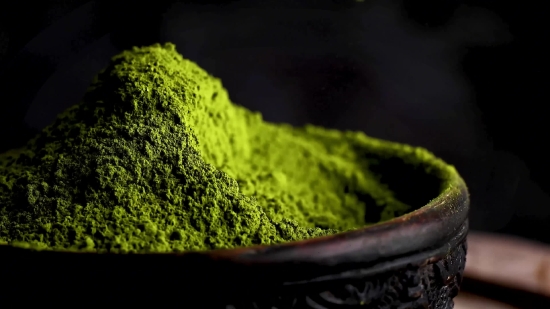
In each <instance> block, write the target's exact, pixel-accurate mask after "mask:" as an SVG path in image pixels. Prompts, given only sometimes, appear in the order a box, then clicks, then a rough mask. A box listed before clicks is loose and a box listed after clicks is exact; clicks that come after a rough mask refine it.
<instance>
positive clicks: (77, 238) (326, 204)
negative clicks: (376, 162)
mask: <svg viewBox="0 0 550 309" xmlns="http://www.w3.org/2000/svg"><path fill="white" fill-rule="evenodd" d="M368 142H369V138H368V137H366V136H365V135H364V134H362V133H354V132H339V131H335V130H328V129H323V128H318V127H313V126H306V127H303V128H295V127H291V126H289V125H285V124H273V123H268V122H265V121H264V120H262V117H261V115H260V114H259V113H256V112H252V111H249V110H247V109H245V108H244V107H241V106H238V105H235V104H234V103H232V102H231V101H230V99H229V97H228V94H227V92H226V90H225V89H224V88H223V87H222V84H221V82H220V80H219V79H217V78H214V77H212V76H210V75H209V74H208V73H206V72H205V71H204V70H202V69H201V68H200V67H198V66H197V65H196V64H195V63H193V62H191V61H189V60H186V59H184V58H182V56H181V55H179V54H178V53H177V51H176V49H175V46H174V45H173V44H169V43H168V44H165V45H158V44H156V45H153V46H149V47H143V48H134V49H132V50H131V51H125V52H123V53H122V54H120V55H118V56H116V57H114V58H113V59H112V62H111V64H110V65H109V67H108V68H107V69H106V70H104V71H102V72H101V73H100V74H99V75H98V76H97V77H96V79H95V80H94V82H93V83H92V85H91V87H90V89H89V91H88V92H87V94H86V96H85V98H84V99H83V100H82V102H81V103H79V104H77V105H75V106H73V107H71V108H69V109H68V110H66V111H65V112H63V113H62V114H61V115H59V116H58V118H57V119H56V120H55V122H54V123H53V124H51V125H50V126H48V127H46V128H45V129H44V130H43V131H41V133H39V134H38V136H36V137H35V138H34V139H32V140H31V141H29V142H28V143H27V144H26V146H25V147H23V148H21V149H17V150H12V151H9V152H7V153H4V154H2V155H0V241H4V242H8V243H25V244H30V245H33V246H35V247H39V248H47V249H56V250H59V249H71V250H88V251H99V252H107V251H108V252H170V251H183V250H209V249H217V248H232V247H238V246H249V245H257V244H276V243H281V242H286V241H292V240H301V239H306V238H311V237H316V236H322V235H328V234H333V233H336V232H340V231H345V230H350V229H355V228H358V227H361V226H364V225H365V224H366V223H370V222H369V218H368V217H367V218H365V209H366V208H367V207H378V208H379V212H380V213H381V220H387V219H390V218H393V217H395V216H398V215H401V214H404V213H406V212H407V210H409V206H407V205H405V204H404V203H402V202H400V201H399V200H397V199H396V198H395V197H394V195H393V193H392V192H391V191H390V190H389V189H388V188H387V187H386V186H385V185H384V184H382V183H380V182H379V181H378V180H377V177H376V176H375V175H374V174H371V173H369V172H368V164H369V162H368V161H367V160H366V159H365V158H364V156H362V155H361V153H360V152H358V151H357V150H356V149H357V147H358V145H362V144H365V143H368ZM362 196H369V197H370V198H371V201H370V202H366V201H364V200H363V199H362V198H361V197H362ZM372 201H374V202H372Z"/></svg>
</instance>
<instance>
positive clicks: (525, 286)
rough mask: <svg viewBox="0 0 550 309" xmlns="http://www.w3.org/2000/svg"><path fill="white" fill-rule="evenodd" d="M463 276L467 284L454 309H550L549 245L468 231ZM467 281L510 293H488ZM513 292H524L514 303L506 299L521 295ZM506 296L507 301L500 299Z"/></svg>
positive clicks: (485, 289)
mask: <svg viewBox="0 0 550 309" xmlns="http://www.w3.org/2000/svg"><path fill="white" fill-rule="evenodd" d="M464 276H465V278H466V280H465V282H466V283H465V284H464V285H463V291H462V292H461V293H460V294H459V296H458V297H457V298H456V301H455V304H456V306H455V308H456V309H477V308H480V309H481V308H483V309H522V308H529V309H534V308H543V307H544V308H550V307H549V305H548V304H549V303H550V246H548V245H546V244H542V243H537V242H534V241H530V240H525V239H521V238H516V237H512V236H505V235H497V234H487V233H478V232H471V233H470V234H469V235H468V255H467V261H466V269H465V272H464ZM468 281H475V282H481V283H483V284H485V285H489V286H493V287H498V288H502V289H503V291H506V290H507V291H509V292H508V293H506V292H503V293H500V294H499V293H494V292H492V293H491V295H489V292H488V291H489V290H490V289H487V288H481V289H479V285H478V286H474V285H468V283H467V282H468ZM483 284H482V285H481V286H483ZM469 288H470V290H469ZM476 288H477V289H478V290H476ZM512 291H519V292H522V293H525V294H523V296H521V298H522V299H523V300H520V301H518V302H516V305H515V306H513V305H511V304H510V303H509V302H511V301H512V300H514V299H519V298H520V297H519V296H518V297H514V296H511V294H512ZM490 298H492V299H490ZM506 298H507V299H508V301H502V300H504V299H506ZM498 300H500V301H498ZM506 302H508V303H506ZM518 306H521V307H518Z"/></svg>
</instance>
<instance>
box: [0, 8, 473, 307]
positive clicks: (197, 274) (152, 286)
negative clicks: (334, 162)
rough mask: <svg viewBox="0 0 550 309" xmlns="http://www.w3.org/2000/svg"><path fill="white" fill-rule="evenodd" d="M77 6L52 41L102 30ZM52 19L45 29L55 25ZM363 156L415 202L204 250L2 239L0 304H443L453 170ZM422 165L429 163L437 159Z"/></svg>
mask: <svg viewBox="0 0 550 309" xmlns="http://www.w3.org/2000/svg"><path fill="white" fill-rule="evenodd" d="M85 9H89V10H92V9H93V7H92V6H90V8H87V7H83V9H81V10H80V11H78V12H75V13H74V14H77V13H78V14H81V15H82V16H80V17H79V16H76V15H75V18H76V19H77V20H82V29H72V30H73V31H72V32H70V33H69V32H67V33H66V34H64V35H65V36H67V37H66V38H64V39H63V36H62V35H60V38H61V39H62V40H67V41H72V40H73V39H74V40H78V41H79V42H83V43H82V44H81V45H78V46H86V45H87V44H91V43H93V42H94V41H97V40H99V39H100V38H102V37H104V36H105V35H106V33H108V31H109V29H107V28H108V27H109V26H101V25H100V26H97V25H96V20H95V19H94V20H91V19H92V17H89V16H95V15H93V14H92V13H89V14H88V13H86V12H87V11H85ZM83 12H84V13H83ZM74 14H73V15H74ZM87 16H88V17H87ZM88 19H90V20H88ZM101 20H103V19H97V21H101ZM88 22H89V24H87V23H88ZM94 25H96V26H94ZM54 27H57V28H55V29H53V30H52V29H49V30H48V31H59V32H60V33H65V32H63V31H65V30H63V29H67V27H64V26H63V25H61V24H57V25H54ZM56 29H57V30H56ZM70 36H74V38H72V37H70ZM41 44H42V45H41ZM48 44H53V43H51V42H49V41H48V40H44V39H43V38H42V39H41V37H40V36H38V37H37V38H35V39H34V41H32V42H30V43H29V44H27V46H26V47H25V48H24V49H23V50H22V52H21V53H20V54H19V56H18V57H17V58H15V59H14V61H12V62H11V63H10V66H8V67H7V68H6V70H5V71H4V75H3V77H2V78H1V80H2V83H1V85H0V87H2V89H4V88H5V89H4V90H5V91H4V92H9V91H13V89H19V87H20V85H25V87H26V88H25V89H23V90H20V91H19V96H18V97H17V100H16V101H13V102H10V103H13V104H7V103H6V102H5V103H6V104H0V129H2V130H1V131H2V132H10V134H2V136H1V141H0V142H1V144H2V146H1V147H0V150H6V149H7V148H11V147H13V146H17V143H18V141H20V140H22V139H26V138H28V136H30V135H32V132H30V131H29V132H27V131H25V130H26V127H25V126H24V125H23V124H22V123H23V118H24V117H25V113H26V111H27V109H28V107H29V105H30V104H31V101H32V99H33V97H34V95H35V94H36V93H37V92H38V91H39V90H40V88H41V87H42V85H43V84H44V83H45V81H46V80H47V79H48V77H49V76H50V75H51V74H52V73H53V72H54V71H55V68H56V67H58V66H59V65H60V64H59V63H57V62H56V61H58V60H59V59H61V58H63V57H61V56H59V57H58V56H56V55H53V56H51V57H44V56H43V55H42V54H40V51H41V50H43V48H42V47H44V46H46V47H47V46H49V45H48ZM78 46H77V47H78ZM82 49H83V48H81V49H80V50H82ZM80 50H78V48H77V50H76V52H79V51H80ZM67 57H68V58H69V60H70V57H72V56H70V57H69V56H67ZM67 57H66V58H67ZM29 72H36V74H34V73H33V74H29ZM25 132H27V133H28V134H27V133H25ZM15 133H19V135H17V134H15ZM25 134H27V135H28V136H27V135H25ZM395 145H396V144H392V143H387V146H388V147H389V148H391V147H393V146H395ZM382 152H383V151H382ZM369 155H373V156H378V157H379V159H380V161H381V162H382V161H383V162H386V163H387V164H385V165H384V166H385V168H382V169H381V170H379V171H377V172H378V173H379V174H380V175H381V176H382V178H383V181H384V182H385V183H388V184H389V186H390V189H392V190H393V191H394V192H397V194H398V195H399V196H400V197H402V200H403V201H405V202H407V203H409V204H411V205H413V206H415V207H416V208H417V209H416V210H414V211H412V212H410V213H409V214H407V215H404V216H401V217H398V218H396V219H393V220H391V221H387V222H384V223H380V224H376V225H372V226H369V227H365V228H362V229H359V230H355V231H352V232H346V233H341V234H337V235H333V236H328V237H323V238H317V239H312V240H306V241H301V242H293V243H286V244H282V245H277V246H267V247H254V248H239V249H232V250H219V251H209V252H187V253H182V254H175V253H171V254H160V253H159V254H132V255H130V254H94V253H75V252H59V251H58V252H55V251H36V250H32V249H25V248H21V247H14V246H10V245H5V244H4V245H0V307H2V308H3V307H11V306H5V304H10V303H17V307H25V306H26V305H29V304H30V303H33V304H37V303H38V304H40V305H41V306H43V307H46V306H47V305H52V306H57V307H59V306H60V305H71V306H72V307H81V306H86V307H88V306H92V305H95V306H104V307H107V306H115V305H117V306H121V307H122V306H124V307H126V306H128V307H129V306H135V307H144V306H145V305H148V306H154V307H155V308H157V307H168V306H174V307H181V308H225V309H229V308H235V309H241V308H266V309H272V308H278V309H282V308H355V307H367V308H437V309H444V308H452V306H453V301H452V298H453V297H454V296H455V295H456V294H457V292H458V289H459V286H460V283H461V280H462V272H463V269H464V264H465V255H466V243H465V237H466V234H467V231H468V222H467V214H468V207H469V197H468V192H467V188H466V186H465V184H464V182H463V180H462V179H461V178H460V176H459V175H458V174H457V173H451V174H450V176H448V177H447V178H445V179H442V178H441V177H440V178H437V177H435V176H429V175H427V174H426V173H425V172H424V170H425V168H426V167H427V166H428V167H429V166H430V163H429V162H425V166H421V167H420V168H418V166H416V167H415V166H413V165H411V164H406V162H407V161H408V160H410V159H411V156H414V152H413V153H410V154H409V155H408V157H407V156H406V157H401V158H399V157H391V156H388V153H386V154H384V153H372V154H369ZM431 168H432V172H435V173H436V172H437V169H438V168H441V166H431ZM442 188H446V189H445V190H442Z"/></svg>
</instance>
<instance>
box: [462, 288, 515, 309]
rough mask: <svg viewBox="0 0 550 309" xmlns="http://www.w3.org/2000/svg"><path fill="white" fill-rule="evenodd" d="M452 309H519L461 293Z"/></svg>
mask: <svg viewBox="0 0 550 309" xmlns="http://www.w3.org/2000/svg"><path fill="white" fill-rule="evenodd" d="M454 309H519V308H517V307H514V306H512V305H508V304H505V303H502V302H499V301H495V300H492V299H488V298H485V297H481V296H478V295H474V294H470V293H465V292H461V293H460V294H459V295H458V296H457V297H456V298H455V308H454Z"/></svg>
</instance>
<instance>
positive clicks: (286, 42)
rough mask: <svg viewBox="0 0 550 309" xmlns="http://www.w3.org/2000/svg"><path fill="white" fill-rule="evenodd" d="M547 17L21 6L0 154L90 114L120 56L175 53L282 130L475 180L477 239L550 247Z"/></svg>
mask: <svg viewBox="0 0 550 309" xmlns="http://www.w3.org/2000/svg"><path fill="white" fill-rule="evenodd" d="M542 3H543V2H542V1H539V2H534V1H532V2H521V3H520V2H508V1H496V0H495V1H490V0H481V1H459V0H446V1H418V0H415V1H409V0H406V1H381V0H380V1H378V0H376V1H374V0H373V1H366V2H364V3H360V4H357V3H354V2H353V1H328V0H327V1H322V0H301V1H290V0H278V1H270V0H264V1H260V0H256V1H252V0H240V1H225V2H223V3H220V2H219V1H217V2H215V1H182V2H180V3H173V2H166V1H150V2H149V1H146V2H145V3H143V2H142V3H138V2H135V3H133V4H131V5H130V4H122V3H121V2H113V1H78V0H73V1H60V0H57V1H38V2H36V1H32V2H31V1H16V2H11V3H10V4H9V6H5V7H3V8H2V9H1V11H0V12H1V13H0V14H1V15H0V70H1V72H2V73H0V74H1V75H0V93H1V94H2V96H1V97H0V129H1V131H0V132H2V133H1V134H0V136H1V137H0V139H1V141H2V143H1V145H0V151H3V150H6V149H9V148H11V147H14V146H17V145H18V144H21V142H22V141H24V140H26V139H27V138H28V137H29V136H32V134H34V132H36V130H37V129H39V128H41V127H43V126H45V125H46V124H48V123H49V122H50V121H51V120H53V118H54V117H55V115H56V114H57V113H58V112H60V111H61V110H63V109H64V108H66V107H68V106H70V105H72V104H74V103H76V102H77V101H78V100H79V99H80V98H81V97H82V95H83V93H84V91H85V90H86V87H87V85H88V84H89V82H90V80H91V78H92V77H93V76H94V75H95V74H96V73H97V71H98V70H100V69H101V68H102V67H104V66H105V65H106V64H107V62H108V60H109V58H110V57H111V56H113V55H115V54H116V53H117V52H119V51H120V50H122V49H125V48H129V47H131V46H134V45H147V44H151V43H154V42H158V41H160V42H163V41H172V42H174V43H176V45H177V47H178V50H179V51H180V52H181V53H182V54H183V55H184V56H185V57H187V58H190V59H191V60H194V61H196V62H197V63H198V64H199V65H200V66H202V67H203V68H205V69H206V70H207V71H209V72H210V73H212V74H214V75H216V76H219V77H221V78H222V80H223V81H224V84H225V86H226V88H228V90H229V93H230V95H231V97H232V99H233V101H235V102H237V103H240V104H242V105H245V106H247V107H249V108H251V109H254V110H259V111H262V112H263V113H264V116H265V118H266V119H268V120H270V121H276V122H283V121H284V122H290V123H293V124H298V125H299V124H304V123H308V122H309V123H314V124H318V125H323V126H329V127H334V128H339V129H353V130H363V131H365V132H366V133H367V134H369V135H372V136H375V137H380V138H385V139H390V140H395V141H400V142H406V143H410V144H414V145H419V146H424V147H426V148H428V149H430V150H431V151H433V152H434V153H436V154H437V155H439V156H441V157H442V158H444V159H445V160H447V161H448V162H450V163H452V164H454V165H455V166H456V167H457V169H458V170H459V172H460V173H461V174H462V175H463V177H464V178H465V180H466V182H467V184H468V186H469V188H470V192H471V199H472V211H471V225H472V228H473V229H477V230H486V231H496V232H502V233H508V234H516V235H520V236H524V237H529V238H532V239H537V240H540V241H544V242H550V233H549V227H550V198H549V195H548V192H550V183H549V178H548V177H547V176H546V175H547V173H548V158H547V154H546V153H547V152H546V150H545V143H546V141H547V139H548V134H547V133H546V132H547V130H548V121H547V113H546V108H545V105H547V104H548V98H547V91H546V87H545V86H546V84H547V73H546V72H547V70H546V67H545V66H544V67H543V61H542V59H543V53H547V49H546V47H545V46H547V45H548V43H547V42H546V40H547V38H548V34H547V32H546V31H545V29H544V28H543V24H544V23H545V18H546V17H547V15H546V13H543V12H545V10H543V9H542ZM537 6H538V7H537ZM543 83H544V84H543ZM545 102H546V103H545Z"/></svg>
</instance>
